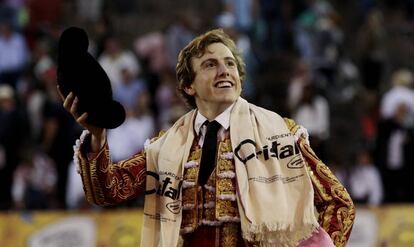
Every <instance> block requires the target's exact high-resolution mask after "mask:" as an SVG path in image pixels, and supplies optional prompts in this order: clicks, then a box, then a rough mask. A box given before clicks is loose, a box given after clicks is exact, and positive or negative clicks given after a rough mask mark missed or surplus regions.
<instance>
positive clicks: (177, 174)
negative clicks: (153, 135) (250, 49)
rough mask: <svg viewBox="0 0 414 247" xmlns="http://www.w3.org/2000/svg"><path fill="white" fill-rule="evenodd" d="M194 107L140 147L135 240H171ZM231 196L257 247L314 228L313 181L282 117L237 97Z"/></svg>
mask: <svg viewBox="0 0 414 247" xmlns="http://www.w3.org/2000/svg"><path fill="white" fill-rule="evenodd" d="M195 113H196V111H195V110H193V111H190V112H189V113H187V114H186V115H184V116H183V117H181V118H180V119H179V120H178V121H177V122H176V123H175V124H174V125H173V126H172V127H171V128H170V129H169V130H168V131H167V132H166V133H165V134H164V135H163V136H162V137H160V138H159V139H158V140H157V141H155V142H153V143H152V144H150V145H149V146H148V147H147V149H146V153H147V171H148V176H147V180H146V188H147V192H148V194H147V195H146V197H145V205H144V224H143V229H142V235H141V246H157V247H166V246H176V245H177V243H178V239H179V230H180V225H181V216H182V211H181V206H182V205H181V187H182V181H183V178H182V176H183V171H184V163H185V162H187V158H188V155H189V152H190V148H191V146H192V142H193V139H194V132H193V122H194V117H195V115H196V114H195ZM230 138H231V143H232V146H233V151H234V155H235V166H236V179H237V184H238V187H237V202H238V207H239V213H240V219H241V227H242V233H243V238H245V239H247V240H248V241H259V242H260V243H261V245H262V246H289V247H290V246H296V245H297V244H298V243H299V242H300V241H301V240H303V239H306V238H308V237H309V236H311V234H312V232H313V231H315V229H316V228H317V227H318V223H317V220H316V217H315V215H314V206H313V187H312V184H311V181H310V178H309V175H308V173H307V171H306V168H305V165H304V164H305V162H304V160H303V158H302V155H301V154H300V152H299V148H298V147H297V146H296V145H295V139H294V137H293V135H292V134H291V133H290V131H289V129H288V128H287V126H286V124H285V122H284V120H283V118H281V117H280V116H279V115H277V114H276V113H274V112H271V111H268V110H265V109H263V108H260V107H257V106H255V105H252V104H249V103H248V102H247V101H245V100H244V99H242V98H239V99H238V100H237V102H236V104H235V106H234V107H233V109H232V112H231V114H230Z"/></svg>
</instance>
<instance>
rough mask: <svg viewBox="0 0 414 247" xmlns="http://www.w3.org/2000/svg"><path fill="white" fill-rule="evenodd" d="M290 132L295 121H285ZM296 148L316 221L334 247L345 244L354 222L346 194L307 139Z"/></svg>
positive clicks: (352, 211) (340, 246) (350, 200)
mask: <svg viewBox="0 0 414 247" xmlns="http://www.w3.org/2000/svg"><path fill="white" fill-rule="evenodd" d="M285 122H286V123H287V125H288V127H289V129H290V131H291V133H293V134H295V133H296V131H297V130H298V129H299V128H300V126H299V125H297V124H296V123H295V122H294V121H292V120H290V119H285ZM297 144H298V146H299V149H300V151H301V153H302V155H303V157H304V159H305V161H306V167H307V169H308V172H309V174H310V178H311V180H312V185H313V189H314V195H315V196H314V203H315V207H316V209H317V211H318V214H319V215H318V222H319V224H320V225H321V226H322V227H323V228H324V229H325V231H326V232H327V233H328V234H329V236H330V237H331V238H332V240H333V242H334V244H335V246H336V247H343V246H345V245H346V243H347V241H348V239H349V236H350V234H351V230H352V226H353V223H354V219H355V207H354V204H353V202H352V199H351V197H350V195H349V193H348V192H347V191H346V189H345V187H344V186H343V185H342V184H341V183H340V182H339V181H338V179H337V178H336V177H335V175H334V174H333V173H332V172H331V170H330V169H329V168H328V166H326V165H325V164H324V163H323V162H322V161H321V160H320V159H319V158H318V157H317V156H316V155H315V152H314V151H313V150H312V148H311V147H310V146H309V144H308V143H307V141H306V139H304V138H299V139H298V142H297Z"/></svg>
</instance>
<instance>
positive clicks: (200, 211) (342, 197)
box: [64, 30, 355, 247]
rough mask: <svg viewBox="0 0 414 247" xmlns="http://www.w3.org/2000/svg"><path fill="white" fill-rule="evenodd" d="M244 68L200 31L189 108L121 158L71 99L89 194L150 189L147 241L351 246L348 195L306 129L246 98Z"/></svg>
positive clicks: (186, 52) (231, 48) (181, 64)
mask: <svg viewBox="0 0 414 247" xmlns="http://www.w3.org/2000/svg"><path fill="white" fill-rule="evenodd" d="M244 66H245V65H244V63H243V61H242V59H241V57H240V55H239V53H238V51H237V49H236V47H235V44H234V42H233V41H232V40H231V39H230V38H229V37H228V36H227V35H226V34H225V33H224V32H223V31H222V30H212V31H209V32H207V33H204V34H202V35H200V36H198V37H196V38H195V39H194V40H193V41H191V42H190V43H189V44H188V45H187V46H186V47H185V48H184V49H183V50H182V51H181V52H180V54H179V57H178V63H177V68H176V72H177V79H178V83H179V85H178V91H179V92H180V94H181V96H182V97H183V98H184V100H185V101H186V103H187V104H188V105H189V106H191V107H192V108H193V110H191V111H190V112H188V113H187V114H186V115H184V116H183V117H181V118H180V119H179V120H178V121H177V122H176V123H175V124H174V125H173V126H172V127H171V128H170V129H169V130H167V131H166V132H163V133H161V134H160V135H159V136H158V137H156V138H154V139H152V140H151V141H149V142H148V144H147V145H146V148H145V150H143V151H142V152H140V153H137V154H136V155H134V156H133V157H131V158H130V159H127V160H124V161H121V162H119V163H116V164H115V163H112V162H111V158H110V153H109V149H108V144H107V143H106V130H105V129H102V128H97V127H95V126H91V125H89V124H88V123H87V121H86V120H87V117H88V114H87V113H83V114H82V115H81V116H78V115H77V114H76V107H77V98H76V97H75V96H74V95H73V94H69V96H68V97H67V98H66V99H65V101H64V106H65V108H66V109H67V110H68V111H70V112H71V113H72V115H73V116H74V117H75V118H76V119H77V121H78V123H79V124H81V125H82V126H84V127H85V128H86V129H87V131H85V132H84V134H83V135H82V136H81V139H80V141H79V142H78V143H77V146H76V150H75V160H76V162H77V163H78V165H79V173H80V175H81V177H82V181H83V184H84V189H85V195H86V198H87V199H88V201H89V202H91V203H95V204H98V205H108V204H116V203H120V202H125V201H127V200H130V199H133V198H135V197H137V196H139V195H142V194H143V193H145V206H144V223H143V230H142V235H141V239H142V241H141V246H177V245H178V243H182V245H183V246H223V247H224V246H226V247H232V246H234V247H238V246H318V247H324V246H334V245H335V246H345V244H346V242H347V240H348V238H349V235H350V232H351V229H352V225H353V221H354V216H355V211H354V206H353V203H352V200H351V198H350V197H349V194H348V193H347V192H346V190H345V189H344V187H343V186H342V185H341V184H340V183H339V182H338V180H337V179H336V178H335V177H334V176H333V174H332V173H331V172H330V170H329V168H328V167H327V166H325V165H324V164H323V163H322V162H321V161H320V160H319V159H318V158H317V157H316V155H315V153H314V152H313V151H312V149H311V148H310V146H309V142H308V140H307V135H306V130H305V129H304V128H303V127H301V126H299V125H296V124H295V123H294V122H293V121H292V120H289V119H285V118H282V117H281V116H279V115H278V114H276V113H274V112H271V111H268V110H265V109H263V108H260V107H258V106H255V105H253V104H250V103H248V102H247V101H246V100H244V99H243V98H241V97H240V94H241V91H242V81H243V78H244V75H245V68H244ZM315 208H316V210H317V212H318V213H317V214H315V210H314V209H315ZM180 238H181V240H180Z"/></svg>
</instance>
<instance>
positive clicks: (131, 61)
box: [98, 36, 140, 90]
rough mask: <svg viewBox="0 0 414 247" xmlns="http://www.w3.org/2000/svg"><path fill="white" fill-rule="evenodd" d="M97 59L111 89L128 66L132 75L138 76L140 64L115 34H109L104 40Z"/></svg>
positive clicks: (115, 86)
mask: <svg viewBox="0 0 414 247" xmlns="http://www.w3.org/2000/svg"><path fill="white" fill-rule="evenodd" d="M98 61H99V63H100V65H101V66H102V68H103V69H104V70H105V72H106V73H107V74H108V77H109V80H110V81H111V85H112V90H115V89H116V88H117V87H118V86H119V85H120V84H121V83H122V70H123V69H125V68H128V70H129V71H130V73H131V75H132V76H133V77H136V76H138V74H139V72H140V64H139V63H138V60H137V58H136V57H135V54H134V53H133V52H132V51H130V50H127V49H124V48H122V47H121V44H120V43H119V40H118V38H117V37H115V36H109V37H107V38H106V40H105V44H104V50H103V52H102V54H101V55H100V56H99V58H98Z"/></svg>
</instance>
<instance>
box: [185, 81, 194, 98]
mask: <svg viewBox="0 0 414 247" xmlns="http://www.w3.org/2000/svg"><path fill="white" fill-rule="evenodd" d="M184 91H185V92H186V93H187V94H188V95H190V96H194V95H195V90H194V88H193V85H192V84H191V85H190V86H188V87H185V88H184Z"/></svg>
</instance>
